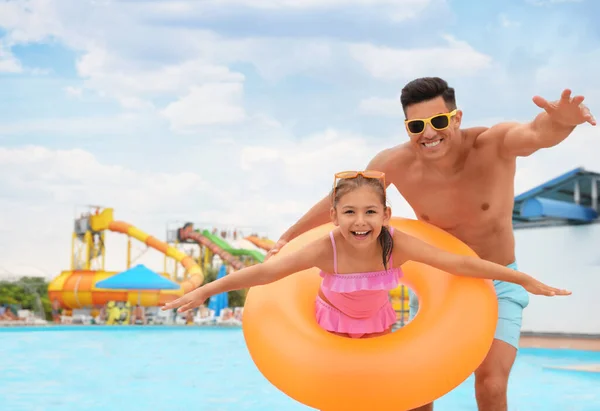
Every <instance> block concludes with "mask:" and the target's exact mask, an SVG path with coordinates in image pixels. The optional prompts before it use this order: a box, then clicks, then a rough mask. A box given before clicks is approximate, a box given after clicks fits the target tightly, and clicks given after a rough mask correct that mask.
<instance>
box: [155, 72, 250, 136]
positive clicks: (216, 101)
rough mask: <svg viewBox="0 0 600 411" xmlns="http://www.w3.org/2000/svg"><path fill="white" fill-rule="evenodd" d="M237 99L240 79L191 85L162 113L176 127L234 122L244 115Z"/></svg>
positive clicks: (239, 91)
mask: <svg viewBox="0 0 600 411" xmlns="http://www.w3.org/2000/svg"><path fill="white" fill-rule="evenodd" d="M241 100H242V84H241V83H212V84H204V85H202V86H199V87H198V86H193V87H192V88H191V90H190V92H189V93H188V94H187V95H186V96H184V97H182V98H181V99H180V100H178V101H176V102H174V103H171V104H169V105H168V106H167V107H166V108H165V109H164V110H163V115H164V116H165V117H167V118H168V119H169V120H170V122H171V127H172V128H173V129H174V130H176V131H193V130H194V129H195V128H197V127H198V126H204V125H214V124H227V123H238V122H240V121H243V120H244V119H245V118H246V113H245V111H244V108H243V107H242V106H241Z"/></svg>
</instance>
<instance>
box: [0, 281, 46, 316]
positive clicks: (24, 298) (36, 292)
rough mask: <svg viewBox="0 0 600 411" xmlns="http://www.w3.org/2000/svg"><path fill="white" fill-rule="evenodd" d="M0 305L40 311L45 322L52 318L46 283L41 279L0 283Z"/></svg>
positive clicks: (14, 309) (13, 308) (14, 308)
mask: <svg viewBox="0 0 600 411" xmlns="http://www.w3.org/2000/svg"><path fill="white" fill-rule="evenodd" d="M0 304H5V305H9V306H10V307H11V309H12V310H13V311H16V310H18V309H25V310H32V311H34V312H38V313H39V312H40V311H42V312H43V313H44V315H45V317H46V319H47V320H49V319H51V318H52V307H51V303H50V300H49V299H48V282H47V281H46V280H45V279H44V278H42V277H22V278H19V279H18V280H16V281H0Z"/></svg>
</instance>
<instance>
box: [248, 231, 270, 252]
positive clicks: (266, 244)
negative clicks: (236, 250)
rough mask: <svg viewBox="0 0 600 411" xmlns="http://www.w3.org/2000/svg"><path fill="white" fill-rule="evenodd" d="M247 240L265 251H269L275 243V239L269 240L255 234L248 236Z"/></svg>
mask: <svg viewBox="0 0 600 411" xmlns="http://www.w3.org/2000/svg"><path fill="white" fill-rule="evenodd" d="M246 240H248V241H250V242H251V243H252V244H254V245H255V246H257V247H259V248H262V249H263V250H265V251H269V250H270V249H271V247H273V246H274V245H275V241H273V240H269V239H268V238H259V237H257V236H255V235H251V236H248V237H246Z"/></svg>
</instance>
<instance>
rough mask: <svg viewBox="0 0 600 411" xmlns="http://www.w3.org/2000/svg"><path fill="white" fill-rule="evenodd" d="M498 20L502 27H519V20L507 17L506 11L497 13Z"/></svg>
mask: <svg viewBox="0 0 600 411" xmlns="http://www.w3.org/2000/svg"><path fill="white" fill-rule="evenodd" d="M498 22H499V23H500V25H501V26H502V27H504V28H510V27H519V26H520V25H521V23H520V22H518V21H516V20H512V19H511V18H510V17H508V15H507V14H506V13H500V14H499V15H498Z"/></svg>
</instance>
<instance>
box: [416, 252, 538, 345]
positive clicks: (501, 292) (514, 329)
mask: <svg viewBox="0 0 600 411" xmlns="http://www.w3.org/2000/svg"><path fill="white" fill-rule="evenodd" d="M507 267H508V268H512V269H513V270H517V263H516V262H514V263H512V264H509V265H507ZM494 289H495V290H496V295H497V296H498V323H497V325H496V333H495V335H494V338H496V339H497V340H501V341H504V342H506V343H508V344H510V345H512V346H513V347H515V348H516V349H519V338H520V337H521V324H522V322H523V310H524V309H525V308H526V307H527V306H528V305H529V293H528V292H527V291H526V290H525V289H524V288H523V287H521V286H520V285H518V284H514V283H507V282H504V281H496V280H494ZM409 296H410V315H409V320H410V321H412V319H413V318H414V317H415V315H417V312H418V311H419V301H418V299H417V296H416V295H415V294H414V293H413V292H412V290H409Z"/></svg>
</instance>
